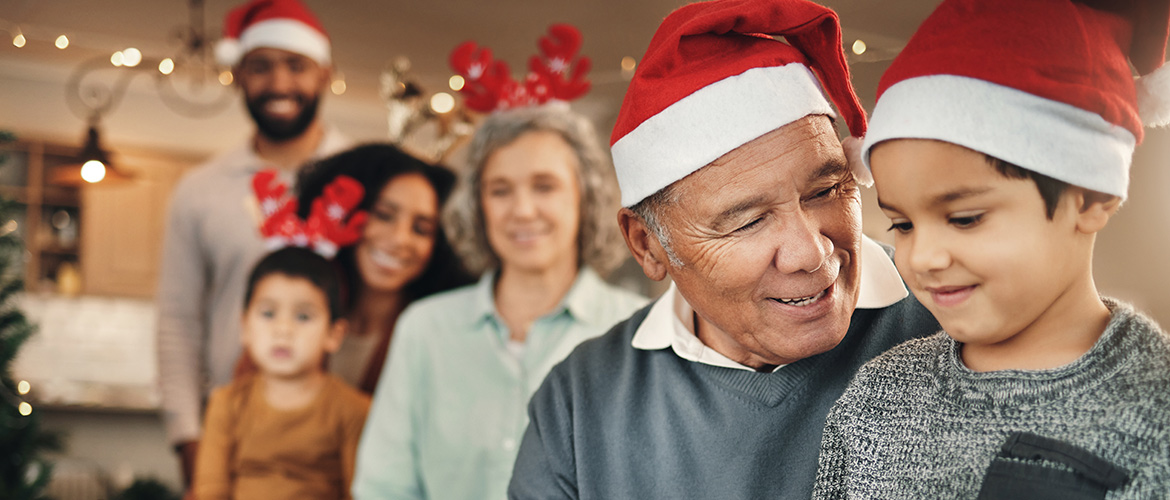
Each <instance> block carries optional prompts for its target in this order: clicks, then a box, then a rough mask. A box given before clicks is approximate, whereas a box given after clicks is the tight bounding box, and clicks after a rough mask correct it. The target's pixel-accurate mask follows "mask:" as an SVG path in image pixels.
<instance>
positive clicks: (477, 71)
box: [451, 24, 592, 113]
mask: <svg viewBox="0 0 1170 500" xmlns="http://www.w3.org/2000/svg"><path fill="white" fill-rule="evenodd" d="M538 45H539V47H540V55H534V56H532V57H531V58H529V60H528V71H529V72H528V76H527V77H525V78H524V82H523V83H522V84H521V83H519V82H516V81H515V80H512V75H511V72H510V70H509V69H508V64H507V63H505V62H504V61H498V60H493V59H492V51H491V50H490V49H488V48H486V47H483V48H480V47H478V46H477V45H476V43H475V42H470V41H469V42H463V43H462V44H460V45H459V46H458V47H455V50H454V51H452V52H451V68H453V69H454V70H455V71H456V72H458V73H459V75H461V76H463V79H464V84H463V89H462V90H461V92H462V93H463V103H464V105H466V106H467V107H468V108H470V109H474V110H476V111H482V112H485V113H486V112H491V111H497V110H504V109H510V108H516V107H521V106H533V105H539V104H544V103H546V102H548V101H550V100H554V99H555V100H561V101H571V100H573V99H576V98H578V97H581V96H582V95H585V93H586V92H588V91H589V81H588V80H586V79H585V73H588V72H589V68H590V67H591V65H592V63H591V62H590V61H589V58H588V57H577V51H578V50H580V49H581V32H580V31H578V30H577V28H575V27H573V26H571V25H568V24H554V25H552V26H549V28H548V35H547V36H543V37H540V41H539V44H538Z"/></svg>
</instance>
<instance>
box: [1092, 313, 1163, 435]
mask: <svg viewBox="0 0 1170 500" xmlns="http://www.w3.org/2000/svg"><path fill="white" fill-rule="evenodd" d="M1105 301H1106V304H1108V305H1109V308H1110V310H1111V311H1112V318H1111V319H1110V325H1111V328H1112V327H1114V326H1113V325H1116V326H1115V328H1116V331H1115V332H1113V335H1115V336H1119V337H1120V338H1119V339H1117V340H1115V342H1116V343H1117V345H1119V346H1120V348H1122V349H1124V350H1126V351H1130V352H1132V353H1133V361H1134V363H1132V365H1131V366H1129V367H1128V369H1127V370H1126V371H1127V373H1129V376H1130V377H1134V378H1136V379H1138V380H1131V381H1130V382H1127V383H1128V384H1131V385H1144V386H1147V387H1148V386H1149V385H1157V386H1161V387H1163V388H1165V389H1167V390H1166V391H1164V392H1163V393H1164V394H1167V395H1168V397H1170V334H1167V333H1166V331H1165V330H1163V329H1162V327H1160V326H1159V325H1158V323H1157V322H1156V321H1154V320H1153V319H1152V318H1150V317H1149V316H1146V315H1145V314H1143V313H1142V312H1140V311H1138V310H1137V309H1136V308H1134V307H1133V306H1132V305H1130V304H1128V303H1125V302H1123V301H1120V300H1117V299H1111V298H1105ZM1167 415H1168V416H1170V413H1167Z"/></svg>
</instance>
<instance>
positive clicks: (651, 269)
mask: <svg viewBox="0 0 1170 500" xmlns="http://www.w3.org/2000/svg"><path fill="white" fill-rule="evenodd" d="M618 227H619V228H621V232H622V237H623V238H625V240H626V247H627V248H629V249H630V253H631V254H633V255H634V260H636V261H638V265H640V266H642V272H643V273H645V274H646V277H647V278H650V279H652V280H654V281H662V279H663V278H666V249H665V248H662V244H661V243H660V242H659V241H658V237H657V236H654V232H653V231H651V230H650V228H649V227H647V226H646V223H645V222H643V221H642V219H641V218H640V217H638V216H637V215H636V214H634V211H633V210H630V209H628V208H625V207H622V209H621V210H618Z"/></svg>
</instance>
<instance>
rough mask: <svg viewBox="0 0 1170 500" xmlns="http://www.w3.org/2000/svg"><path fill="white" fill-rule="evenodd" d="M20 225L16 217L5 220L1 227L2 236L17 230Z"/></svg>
mask: <svg viewBox="0 0 1170 500" xmlns="http://www.w3.org/2000/svg"><path fill="white" fill-rule="evenodd" d="M18 227H20V225H19V224H17V223H16V219H8V222H5V223H4V226H3V227H0V236H3V235H5V234H8V233H11V232H13V231H16V229H17V228H18Z"/></svg>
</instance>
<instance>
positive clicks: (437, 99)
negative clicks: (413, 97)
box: [431, 92, 455, 114]
mask: <svg viewBox="0 0 1170 500" xmlns="http://www.w3.org/2000/svg"><path fill="white" fill-rule="evenodd" d="M452 109H455V98H454V97H451V94H448V93H446V92H438V93H436V94H435V95H433V96H431V110H433V111H434V112H436V113H439V114H443V113H447V112H450V111H451V110H452Z"/></svg>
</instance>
